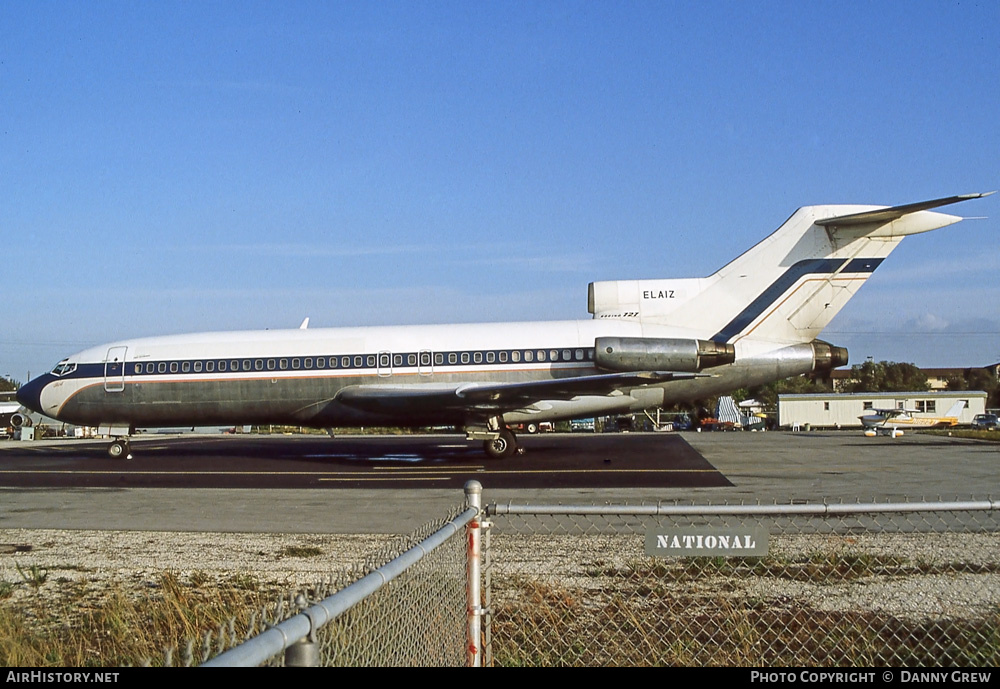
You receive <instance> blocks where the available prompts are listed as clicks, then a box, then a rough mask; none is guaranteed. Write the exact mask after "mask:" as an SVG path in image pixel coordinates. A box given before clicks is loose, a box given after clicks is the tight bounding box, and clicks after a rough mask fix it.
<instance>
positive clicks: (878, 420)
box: [858, 400, 965, 438]
mask: <svg viewBox="0 0 1000 689" xmlns="http://www.w3.org/2000/svg"><path fill="white" fill-rule="evenodd" d="M963 409H965V401H964V400H959V401H958V402H955V404H953V405H952V406H951V409H949V410H948V413H946V414H945V415H944V416H921V415H920V412H918V411H917V410H915V409H872V410H871V411H872V413H871V414H866V415H865V416H859V417H858V418H859V419H861V425H862V426H864V428H865V435H867V436H869V437H873V436H875V435H878V434H879V432H881V433H883V434H885V435H891V436H892V437H893V438H895V437H897V436H900V435H903V432H902V430H900V429H901V428H949V427H951V426H957V425H958V416H959V414H961V413H962V410H963Z"/></svg>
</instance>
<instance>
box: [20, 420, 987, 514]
mask: <svg viewBox="0 0 1000 689" xmlns="http://www.w3.org/2000/svg"><path fill="white" fill-rule="evenodd" d="M522 443H523V445H524V447H525V450H526V451H525V454H524V455H521V456H517V457H513V458H510V459H508V460H500V461H496V460H487V459H486V458H485V456H484V455H483V454H482V452H481V450H480V448H479V447H478V446H477V444H472V443H466V442H465V441H464V439H463V438H462V437H461V436H392V437H379V438H370V437H369V438H351V437H344V438H336V439H330V438H327V437H322V436H291V437H255V436H244V437H239V436H235V437H233V436H193V435H187V436H181V437H175V438H168V437H160V436H151V437H147V438H144V439H139V440H135V441H133V454H134V455H135V457H136V458H135V459H134V460H132V461H129V462H125V461H123V460H111V459H109V458H107V456H106V455H105V454H104V448H105V446H106V443H104V442H88V441H78V440H60V441H38V442H35V443H18V442H14V441H5V442H3V443H0V528H6V529H9V528H69V529H131V530H171V531H236V532H277V533H368V532H372V533H404V532H408V531H411V530H412V529H413V528H415V527H416V526H419V525H420V524H423V523H426V522H428V521H431V520H434V519H436V518H439V517H441V516H442V515H443V514H444V513H445V512H447V511H448V510H449V509H451V508H452V507H455V506H457V505H459V504H460V503H461V502H462V501H463V498H464V496H463V492H462V488H461V486H462V485H463V484H464V483H465V482H466V481H467V480H469V479H474V480H476V481H479V482H480V483H481V484H482V486H483V498H484V501H485V502H487V503H488V502H517V503H533V504H553V503H560V504H587V505H589V504H606V503H613V504H622V503H628V504H641V503H647V504H648V503H651V502H652V503H655V502H680V503H683V504H690V503H698V504H707V503H711V504H719V503H730V504H733V503H735V504H739V503H755V502H763V503H773V502H777V503H782V504H787V503H792V502H823V501H835V502H858V501H860V502H870V501H875V502H880V501H881V502H884V501H896V500H906V499H909V500H920V499H931V500H936V499H945V500H954V499H971V498H975V499H983V498H1000V444H993V443H986V442H981V441H970V440H960V439H957V438H947V437H943V438H942V437H934V436H925V435H907V436H904V437H902V438H896V439H892V438H866V437H864V436H863V435H862V434H861V433H860V432H848V431H844V432H837V433H794V434H793V433H783V432H775V433H683V434H672V433H671V434H627V435H599V436H595V435H589V434H581V435H569V434H554V435H540V436H530V437H527V436H526V437H524V438H522Z"/></svg>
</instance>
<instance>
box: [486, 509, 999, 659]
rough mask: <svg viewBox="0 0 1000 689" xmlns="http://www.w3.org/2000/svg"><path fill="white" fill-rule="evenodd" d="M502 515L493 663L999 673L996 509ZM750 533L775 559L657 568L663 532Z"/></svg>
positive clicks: (490, 645) (490, 592)
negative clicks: (658, 535) (989, 669)
mask: <svg viewBox="0 0 1000 689" xmlns="http://www.w3.org/2000/svg"><path fill="white" fill-rule="evenodd" d="M488 514H489V520H490V521H491V522H492V528H491V529H490V533H489V535H488V537H487V541H488V544H487V547H486V548H484V550H485V552H486V553H487V561H486V563H485V570H484V571H485V579H486V581H487V585H486V587H485V589H484V590H485V592H486V596H487V599H486V600H485V605H486V609H487V610H488V611H489V612H490V615H489V617H488V620H487V624H485V625H484V627H485V629H486V630H487V634H486V636H485V640H486V662H487V663H488V664H492V665H497V666H512V665H513V666H566V665H573V666H577V665H601V666H604V665H683V666H746V667H762V666H845V665H849V666H867V667H872V666H906V667H917V666H930V665H933V666H941V665H955V666H990V665H997V664H998V662H1000V528H998V527H1000V523H998V522H1000V512H998V511H997V505H996V504H994V503H992V502H980V503H951V504H942V503H923V504H902V505H900V504H895V505H888V504H870V505H802V506H774V507H758V506H746V507H744V506H716V507H707V506H669V505H668V506H663V505H658V506H647V507H624V506H623V507H616V506H601V507H572V506H538V505H535V506H532V505H521V506H516V505H491V506H490V507H489V508H488ZM747 528H750V529H753V530H755V531H754V533H762V532H763V533H764V534H765V538H766V540H767V552H766V555H764V556H762V557H741V556H732V557H722V556H715V557H713V556H692V557H673V556H671V557H660V556H655V555H653V556H651V555H649V554H647V551H648V548H647V546H646V538H647V535H648V533H649V532H650V531H651V530H652V531H655V532H668V533H669V532H673V533H675V534H676V533H677V530H680V531H681V533H683V530H684V529H694V532H695V533H701V534H706V533H713V529H718V530H720V531H719V533H724V532H726V531H727V530H732V529H747ZM691 540H692V542H693V540H694V537H692V539H691ZM706 540H707V537H706Z"/></svg>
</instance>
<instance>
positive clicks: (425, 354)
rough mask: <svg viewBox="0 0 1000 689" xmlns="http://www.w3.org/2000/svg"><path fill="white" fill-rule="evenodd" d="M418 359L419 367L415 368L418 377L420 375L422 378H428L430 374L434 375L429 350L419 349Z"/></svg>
mask: <svg viewBox="0 0 1000 689" xmlns="http://www.w3.org/2000/svg"><path fill="white" fill-rule="evenodd" d="M419 357H420V361H419V364H420V365H419V367H418V368H417V372H418V373H419V374H420V375H422V376H429V375H431V374H432V373H434V365H433V363H432V360H433V359H432V354H431V350H429V349H421V350H420V354H419Z"/></svg>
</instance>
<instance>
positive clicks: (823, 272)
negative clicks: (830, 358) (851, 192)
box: [589, 192, 993, 343]
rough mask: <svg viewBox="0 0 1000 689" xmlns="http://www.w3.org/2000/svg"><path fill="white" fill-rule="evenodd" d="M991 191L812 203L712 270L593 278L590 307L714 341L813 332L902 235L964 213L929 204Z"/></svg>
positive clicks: (802, 337) (810, 335)
mask: <svg viewBox="0 0 1000 689" xmlns="http://www.w3.org/2000/svg"><path fill="white" fill-rule="evenodd" d="M991 193H993V192H988V193H986V194H968V195H965V196H951V197H948V198H944V199H935V200H933V201H924V202H921V203H914V204H908V205H905V206H893V207H883V206H806V207H803V208H800V209H799V210H797V211H796V212H795V213H794V214H793V215H792V216H791V217H790V218H789V219H788V220H787V221H785V223H784V224H783V225H782V226H781V227H780V228H778V230H777V231H775V232H774V233H773V234H771V235H770V236H769V237H767V238H766V239H764V240H763V241H762V242H760V243H759V244H757V245H756V246H755V247H753V248H752V249H750V250H749V251H747V252H746V253H744V254H743V255H742V256H739V257H738V258H736V259H735V260H733V261H732V262H731V263H729V264H727V265H726V266H724V267H723V268H722V269H720V270H719V271H718V272H716V273H714V274H713V275H711V276H709V277H707V278H700V279H680V280H669V279H667V280H631V281H619V282H598V283H592V284H591V285H590V304H589V306H590V310H591V313H593V314H594V317H595V318H629V319H633V320H639V321H642V322H643V323H650V324H656V325H669V326H675V327H681V328H686V329H690V330H693V331H696V332H697V333H700V335H698V336H700V337H710V338H711V339H712V340H715V341H717V342H736V341H737V340H739V339H741V338H744V337H747V336H750V335H753V336H754V337H755V338H760V339H765V340H769V341H773V342H782V343H784V342H787V343H797V342H811V341H812V340H814V339H815V338H816V337H817V336H818V335H819V333H820V332H821V331H822V330H823V328H824V327H826V325H827V324H828V323H829V322H830V321H831V320H832V319H833V317H834V316H835V315H836V314H837V312H838V311H840V309H841V308H842V307H843V306H844V305H845V304H846V303H847V301H848V300H849V299H850V298H851V297H852V296H854V294H855V293H856V292H857V291H858V289H860V288H861V285H863V284H864V282H865V280H867V279H868V278H869V277H870V276H871V274H872V272H873V271H874V270H875V269H876V268H877V267H878V266H879V265H880V264H881V263H882V261H883V260H884V259H885V258H886V257H887V256H888V255H889V254H890V253H891V252H892V250H893V249H894V248H896V246H897V245H898V244H899V242H900V241H902V239H903V237H905V236H907V235H911V234H917V233H920V232H927V231H929V230H934V229H937V228H939V227H945V226H946V225H951V224H953V223H956V222H958V221H960V220H962V218H961V217H958V216H954V215H947V214H944V213H936V212H932V211H930V210H928V209H930V208H937V207H940V206H945V205H949V204H952V203H958V202H960V201H966V200H969V199H974V198H980V197H983V196H988V195H989V194H991Z"/></svg>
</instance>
